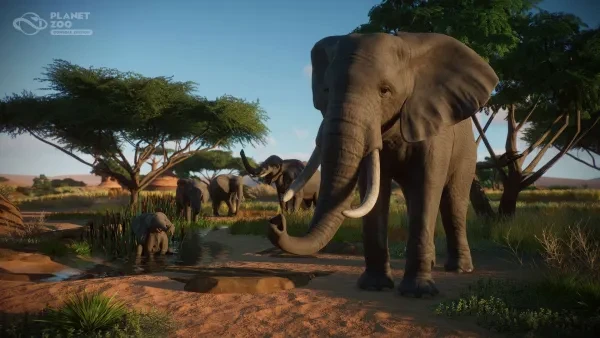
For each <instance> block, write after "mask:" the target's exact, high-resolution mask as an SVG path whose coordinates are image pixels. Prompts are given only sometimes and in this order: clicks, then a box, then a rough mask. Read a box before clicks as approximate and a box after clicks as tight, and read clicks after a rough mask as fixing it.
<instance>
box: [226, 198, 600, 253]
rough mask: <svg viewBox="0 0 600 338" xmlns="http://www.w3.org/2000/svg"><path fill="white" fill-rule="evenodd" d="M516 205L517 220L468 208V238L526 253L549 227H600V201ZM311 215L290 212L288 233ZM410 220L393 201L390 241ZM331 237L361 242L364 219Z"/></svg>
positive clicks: (298, 230) (245, 229) (260, 227)
mask: <svg viewBox="0 0 600 338" xmlns="http://www.w3.org/2000/svg"><path fill="white" fill-rule="evenodd" d="M517 207H518V211H517V216H516V217H515V218H514V219H511V220H505V221H493V220H483V219H481V218H478V217H477V216H476V215H475V212H474V211H473V210H472V209H469V212H468V215H467V234H468V238H469V241H470V242H471V243H472V244H475V245H476V244H477V242H493V243H496V244H499V245H505V244H511V245H519V250H521V251H523V252H524V253H533V252H537V251H539V250H540V249H541V247H542V245H541V243H540V242H539V241H538V240H537V237H540V236H542V235H543V233H544V231H545V230H546V229H548V228H549V227H552V228H553V229H554V231H556V232H557V233H558V234H559V235H560V236H562V235H563V234H564V233H567V232H568V231H569V227H570V226H572V225H574V224H575V223H577V222H585V223H587V224H589V225H590V226H591V227H598V228H600V202H599V203H519V204H518V205H517ZM438 216H439V215H438ZM311 218H312V211H311V210H306V211H300V212H298V213H295V214H287V215H286V221H287V228H288V233H289V234H291V235H294V236H299V235H302V234H304V233H305V232H306V229H307V226H308V224H309V222H310V220H311ZM407 220H408V218H407V214H406V206H405V205H404V204H402V203H401V202H400V200H395V201H393V202H392V206H391V210H390V216H389V228H388V234H389V241H390V243H404V242H405V241H406V239H407V236H408V224H407ZM231 232H232V233H233V234H252V235H261V236H265V235H266V234H267V221H266V220H264V219H258V220H243V219H240V220H238V221H236V222H235V223H233V224H232V226H231ZM435 237H436V239H437V242H438V243H443V242H444V241H445V233H444V229H443V226H442V222H441V218H440V217H438V219H437V223H436V228H435ZM332 240H333V241H338V242H343V241H348V242H361V241H362V220H361V219H348V218H347V219H345V220H344V222H343V223H342V225H341V227H340V229H339V230H338V231H337V233H336V234H335V235H334V237H333V239H332ZM507 241H508V243H507Z"/></svg>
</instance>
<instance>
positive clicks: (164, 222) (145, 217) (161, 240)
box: [131, 212, 175, 256]
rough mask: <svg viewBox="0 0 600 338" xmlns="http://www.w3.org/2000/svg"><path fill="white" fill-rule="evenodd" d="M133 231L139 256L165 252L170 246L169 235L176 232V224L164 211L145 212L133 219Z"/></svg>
mask: <svg viewBox="0 0 600 338" xmlns="http://www.w3.org/2000/svg"><path fill="white" fill-rule="evenodd" d="M131 231H132V232H133V235H134V236H135V239H136V242H137V250H136V253H137V255H138V256H140V255H142V254H143V255H151V254H154V253H157V252H160V253H161V254H165V253H166V252H167V250H168V248H169V236H173V234H174V233H175V226H174V225H173V223H171V221H170V220H169V218H168V217H167V215H165V214H164V213H162V212H153V213H143V214H140V215H137V216H135V217H134V218H133V219H132V220H131Z"/></svg>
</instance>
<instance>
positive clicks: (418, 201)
mask: <svg viewBox="0 0 600 338" xmlns="http://www.w3.org/2000/svg"><path fill="white" fill-rule="evenodd" d="M410 180H411V182H410V183H409V184H407V187H406V188H405V189H403V190H404V191H405V192H406V194H405V196H406V199H407V209H408V243H407V245H406V266H405V269H404V277H403V279H402V282H401V283H400V286H399V288H398V291H399V292H400V294H401V295H413V296H415V297H417V298H420V297H421V296H422V295H425V294H428V295H431V296H434V295H437V294H438V293H439V291H438V289H437V287H436V286H435V282H434V281H433V278H432V276H431V268H432V266H433V264H434V262H435V245H434V237H433V236H434V230H435V221H436V218H437V213H438V208H439V205H440V197H441V193H442V188H443V182H435V181H430V182H426V181H424V180H419V179H418V177H417V178H415V177H411V178H410Z"/></svg>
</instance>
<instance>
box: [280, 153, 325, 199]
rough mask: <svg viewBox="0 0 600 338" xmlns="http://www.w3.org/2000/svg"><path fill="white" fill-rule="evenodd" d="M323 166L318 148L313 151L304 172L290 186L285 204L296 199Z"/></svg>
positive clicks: (284, 197)
mask: <svg viewBox="0 0 600 338" xmlns="http://www.w3.org/2000/svg"><path fill="white" fill-rule="evenodd" d="M320 165H321V148H319V147H318V146H316V147H315V149H314V150H313V153H312V155H310V158H309V159H308V163H306V167H304V170H302V172H301V173H300V175H298V177H296V179H295V180H294V181H293V182H292V184H291V185H290V188H289V189H288V190H287V191H286V192H285V195H283V202H287V201H289V200H291V199H292V197H294V195H295V194H296V193H297V192H298V191H300V190H302V188H304V186H305V185H306V183H307V182H308V181H309V180H310V179H311V177H313V175H314V174H315V173H316V172H317V169H318V168H319V166H320Z"/></svg>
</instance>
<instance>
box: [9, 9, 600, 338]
mask: <svg viewBox="0 0 600 338" xmlns="http://www.w3.org/2000/svg"><path fill="white" fill-rule="evenodd" d="M539 2H540V1H538V0H510V1H475V2H474V1H468V0H450V1H449V0H429V1H424V0H423V1H410V2H406V1H400V0H384V1H382V3H381V4H379V5H377V6H375V7H373V8H372V9H371V11H370V12H369V20H368V22H367V23H365V24H363V25H360V26H359V27H357V28H356V29H355V31H356V32H388V33H393V32H396V31H413V32H438V33H444V34H448V35H451V36H454V37H455V38H457V39H459V40H460V41H462V42H464V43H465V44H467V45H469V46H470V47H471V48H473V49H474V50H475V51H477V52H478V53H479V54H480V55H482V56H483V57H484V58H485V59H486V60H488V61H489V62H490V64H491V65H492V67H493V68H494V69H495V71H496V73H497V74H498V76H499V78H500V84H499V85H498V87H497V88H496V91H495V93H494V94H493V96H492V98H491V100H490V102H489V104H488V105H487V106H486V107H485V108H484V109H482V111H480V112H479V113H478V114H477V115H476V116H475V118H474V126H475V128H476V129H477V130H478V131H479V132H480V136H479V137H477V139H476V140H474V142H476V143H477V144H480V143H482V144H483V145H484V146H485V148H486V149H487V151H488V152H489V157H487V158H486V159H485V160H484V161H481V162H479V163H478V164H477V174H476V177H474V181H473V189H472V192H471V202H472V207H471V209H470V210H469V213H468V227H467V229H468V238H469V241H470V244H471V249H472V250H473V252H480V253H482V254H485V253H490V254H492V255H496V256H498V255H503V254H504V255H506V256H507V257H510V258H512V259H513V260H514V262H515V263H516V264H518V265H521V266H527V265H530V264H531V265H535V266H532V269H537V270H536V271H539V272H540V273H539V274H537V276H536V278H533V279H531V280H527V281H504V280H489V281H485V280H482V281H480V282H479V283H477V284H476V285H473V286H472V287H471V288H469V289H468V290H466V291H465V293H464V295H462V296H461V297H460V298H458V299H454V300H448V301H444V302H442V303H440V304H439V305H438V306H437V308H436V310H435V311H436V313H437V314H439V315H446V316H452V317H456V316H470V317H474V318H475V319H476V321H477V322H478V323H479V324H480V325H482V326H485V327H487V328H490V329H493V330H496V331H499V332H504V333H508V334H511V335H534V336H544V337H548V336H599V335H600V274H599V271H600V266H599V264H600V227H599V224H600V191H599V190H591V189H560V187H557V188H556V189H536V188H535V182H536V180H537V179H539V178H540V177H541V176H542V175H544V174H545V173H547V171H548V170H549V169H550V168H551V167H552V166H553V165H554V164H555V163H556V162H557V161H559V160H560V159H561V158H563V157H564V156H565V155H566V156H569V157H571V158H574V159H576V160H578V161H579V162H581V163H582V164H585V165H587V166H588V167H591V168H595V169H599V167H598V162H597V159H598V155H599V154H600V143H599V140H598V135H600V123H598V122H600V98H599V97H598V93H600V90H599V89H600V30H599V29H598V28H589V27H587V26H586V25H585V24H583V22H582V21H581V20H580V19H579V18H577V17H576V16H573V15H571V14H566V13H550V12H547V11H542V10H537V9H535V5H537V4H538V3H539ZM44 76H45V77H44V78H42V79H41V81H43V82H48V83H49V84H50V89H52V90H54V91H55V92H56V93H54V94H50V95H46V96H36V95H33V94H31V93H23V94H21V95H16V94H15V95H13V96H10V97H7V98H6V99H4V100H3V101H2V102H1V107H0V108H1V109H2V111H1V112H2V120H1V121H0V122H2V123H1V125H0V126H1V128H0V131H2V132H8V133H11V134H13V135H17V134H21V133H29V134H31V135H32V136H34V137H35V138H37V139H39V140H40V141H42V142H44V143H46V144H49V145H51V146H53V147H55V148H58V149H60V150H61V151H63V152H65V153H67V154H69V155H71V156H72V157H74V158H76V159H77V160H78V161H80V162H82V163H85V164H86V165H88V166H89V167H90V168H91V171H92V172H93V173H96V174H98V175H104V176H110V177H114V178H115V179H116V180H117V181H118V182H119V183H120V184H121V185H122V186H123V187H124V188H125V190H126V191H119V190H102V189H93V190H92V189H86V190H83V189H81V190H72V191H64V190H63V191H60V190H59V189H61V188H63V189H64V188H65V187H68V188H70V189H76V188H77V187H78V184H79V183H77V182H72V181H66V180H62V181H57V182H55V181H50V180H48V179H47V178H46V177H45V176H44V175H41V176H40V177H38V178H36V180H35V181H34V184H33V186H32V187H31V188H30V190H29V193H28V194H25V195H26V196H21V197H18V198H13V202H14V203H15V204H16V205H17V206H18V207H19V208H20V209H21V210H23V211H27V210H30V211H49V213H48V214H47V215H46V219H53V220H69V219H77V220H86V221H90V222H91V223H90V224H92V225H93V229H90V230H88V232H87V233H86V235H85V236H82V238H81V239H80V240H77V241H71V242H69V243H66V244H64V243H63V244H57V243H56V242H53V241H48V240H46V241H41V240H39V239H37V237H36V234H37V232H36V230H35V229H33V228H32V229H29V230H27V231H25V232H23V233H22V234H21V235H19V237H17V236H15V237H13V238H10V239H3V242H2V244H3V245H25V244H27V245H37V247H38V248H39V250H41V251H42V252H45V253H48V254H49V255H52V256H58V255H68V254H75V255H80V256H83V255H91V254H96V253H100V254H103V255H109V256H124V255H125V256H126V255H129V254H130V253H131V252H132V248H133V245H134V244H135V243H134V242H133V239H132V238H131V235H130V231H123V232H122V233H120V234H119V235H116V233H117V230H116V225H118V224H121V225H122V226H124V227H125V228H126V229H127V227H128V226H129V221H130V220H131V217H132V216H133V215H134V214H135V213H137V212H140V211H142V212H149V211H162V212H165V214H167V216H168V217H169V218H170V219H172V220H173V221H174V224H175V226H176V229H177V231H176V238H177V239H181V238H182V237H183V236H185V234H186V232H188V231H192V230H193V229H195V228H208V227H215V226H221V225H228V226H229V228H230V231H231V233H232V234H249V235H259V236H264V235H266V219H267V218H268V217H270V216H272V215H274V214H275V213H277V212H278V205H277V203H276V202H274V195H275V192H274V189H273V188H272V187H268V186H265V185H258V186H256V187H252V188H247V189H246V190H245V196H246V201H245V202H244V203H242V212H241V214H240V215H239V216H238V217H235V218H229V217H223V218H215V217H204V218H201V219H200V220H199V221H198V222H195V223H191V224H190V223H186V222H184V221H183V220H181V219H179V218H178V217H177V216H176V211H175V200H174V192H147V191H144V188H145V187H147V186H148V185H149V184H150V183H151V182H152V180H153V179H155V178H156V177H157V176H159V175H160V174H162V173H164V172H166V171H167V170H173V171H174V172H175V173H177V175H178V176H179V177H194V176H195V177H200V178H204V179H210V178H213V177H214V176H216V175H218V174H219V173H229V172H231V173H237V174H244V172H243V166H242V165H241V161H240V160H239V158H237V157H235V156H233V154H232V153H231V152H229V151H227V150H216V149H217V148H218V147H226V146H230V145H232V144H235V143H243V142H250V143H252V142H262V141H263V139H264V137H265V136H266V134H267V132H268V130H267V128H266V126H265V125H264V122H265V120H266V115H265V113H264V112H263V111H262V109H261V108H260V106H259V105H258V102H256V103H248V102H246V101H245V100H242V99H238V98H234V97H230V96H223V97H221V98H218V99H216V100H207V99H205V98H202V97H199V96H196V95H195V94H193V90H194V86H193V84H192V83H189V82H175V81H172V80H171V79H170V78H165V77H156V78H148V77H144V76H141V75H139V74H133V73H123V72H119V71H117V70H113V69H105V68H89V69H86V68H83V67H80V66H76V65H73V64H70V63H68V62H66V61H63V60H56V61H55V62H54V63H53V64H51V65H50V66H49V67H48V69H47V72H46V73H45V74H44ZM125 93H127V95H125ZM40 111H42V112H44V114H38V113H37V112H40ZM82 111H84V112H86V114H87V115H85V116H88V117H87V118H82V117H81V116H83V115H82V114H80V113H81V112H82ZM33 112H36V113H35V114H34V113H33ZM502 114H506V118H505V120H506V121H505V122H506V130H507V131H506V138H505V145H504V153H503V154H496V153H495V152H494V150H493V149H494V147H493V146H492V144H490V141H489V140H488V139H487V137H486V131H487V130H488V128H489V126H490V125H491V123H492V121H493V120H494V119H496V118H497V117H498V116H500V115H502ZM484 115H485V116H486V117H487V120H486V122H485V123H484V124H483V125H482V124H481V123H480V122H479V120H480V119H481V118H482V117H483V116H484ZM65 121H67V122H65ZM158 126H160V128H159V127H158ZM521 135H523V137H524V138H523V139H524V140H525V141H526V142H527V144H528V145H527V147H526V148H525V149H518V147H517V140H518V138H519V137H521ZM126 147H129V148H131V149H133V150H134V153H135V155H134V158H133V160H130V159H127V158H126V157H125V156H124V152H123V150H124V149H125V148H126ZM549 149H555V150H556V152H555V154H554V155H553V156H551V157H550V160H549V161H547V162H546V163H542V157H543V156H544V155H545V154H546V153H547V151H548V150H549ZM77 153H83V154H86V155H89V156H91V157H92V158H93V162H90V161H86V160H84V159H82V158H81V157H79V156H78V155H76V154H77ZM148 162H150V164H151V169H150V171H149V172H148V173H147V174H146V175H142V174H141V168H142V166H143V165H144V164H147V163H148ZM599 170H600V169H599ZM599 176H600V171H599ZM1 183H2V182H1V180H0V184H1ZM10 189H11V188H3V189H2V190H1V191H2V193H3V194H9V195H10V194H11V191H10ZM13 190H14V189H13ZM354 203H358V196H356V197H355V201H354ZM132 206H139V208H132ZM204 208H205V210H203V213H204V214H205V215H208V214H211V212H210V210H209V208H210V206H204ZM311 217H312V211H311V210H307V211H301V212H299V213H296V214H292V215H289V216H288V217H287V231H288V233H290V234H291V235H301V234H304V233H305V232H306V227H307V224H308V223H309V220H310V219H311ZM444 237H445V234H444V230H443V227H442V226H441V222H440V220H439V219H438V224H437V227H436V230H435V243H436V250H437V252H438V253H439V254H441V255H444V254H445V239H444ZM406 238H407V224H406V206H405V204H404V199H403V197H402V194H401V193H400V192H399V191H398V190H395V191H394V196H393V200H392V207H391V211H390V227H389V242H390V250H391V255H392V257H394V258H402V257H403V255H404V247H405V242H406ZM361 241H362V221H361V220H360V219H346V220H345V221H344V223H343V224H342V226H341V228H340V230H339V231H338V232H337V233H336V235H335V236H334V238H333V242H337V243H340V242H349V243H352V244H356V245H357V246H359V247H360V243H361ZM475 261H476V259H475ZM475 264H476V265H477V262H475ZM90 297H91V298H81V299H74V300H72V301H71V302H70V303H68V304H67V305H65V308H64V310H56V311H54V312H52V311H50V312H48V313H46V314H42V315H41V317H40V318H42V319H43V318H46V319H47V318H51V320H52V321H53V323H55V324H56V327H55V326H53V327H52V330H63V329H65V328H67V327H69V329H68V330H71V331H72V332H78V333H81V332H83V331H77V330H89V329H90V327H91V326H86V327H83V326H82V327H75V326H73V325H74V324H73V323H74V322H78V323H80V324H81V325H83V324H82V323H83V321H82V320H79V319H78V320H75V319H73V317H69V316H71V315H72V314H73V313H83V312H85V311H86V310H77V311H75V310H73V309H75V308H77V307H82V306H84V304H88V303H98V304H100V303H102V304H104V305H101V306H100V305H98V307H99V308H102V307H103V308H105V309H106V308H108V307H109V306H108V305H107V304H108V302H107V301H106V300H105V299H104V298H101V297H100V296H98V295H96V296H90ZM115 308H116V310H114V309H113V310H114V312H111V313H112V314H110V315H108V314H106V315H102V316H103V318H113V319H114V318H118V320H117V319H115V320H113V321H111V322H110V324H106V325H105V326H103V329H106V330H108V329H109V328H111V327H114V328H115V330H117V331H114V332H121V331H123V332H131V331H127V330H133V331H136V330H137V331H136V332H138V331H139V330H142V329H141V327H144V325H142V324H140V323H142V322H143V321H144V319H143V318H146V317H143V316H142V317H140V316H141V315H137V314H132V313H130V312H127V311H126V310H125V309H124V308H122V307H120V306H115ZM113 310H110V311H113ZM61 311H62V312H61ZM107 311H108V310H107ZM61 313H62V314H61ZM136 316H137V317H136ZM86 317H89V316H86ZM36 318H37V317H36ZM130 318H134V319H130ZM135 318H137V319H135ZM148 318H149V317H148ZM65 323H68V324H65ZM130 323H138V324H135V325H138V326H135V325H134V324H130ZM61 325H63V326H61ZM130 325H134V326H130ZM117 328H118V329H117ZM3 330H5V332H6V329H5V328H3ZM119 330H121V331H119ZM142 331H143V330H142ZM53 332H54V331H53ZM61 332H63V331H61ZM140 332H141V331H140ZM144 332H145V331H144Z"/></svg>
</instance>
